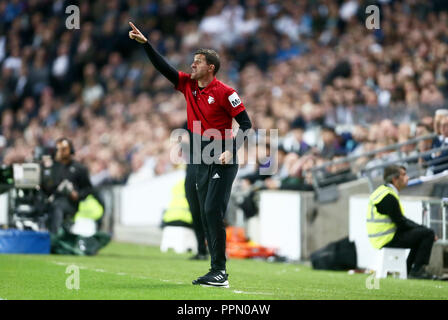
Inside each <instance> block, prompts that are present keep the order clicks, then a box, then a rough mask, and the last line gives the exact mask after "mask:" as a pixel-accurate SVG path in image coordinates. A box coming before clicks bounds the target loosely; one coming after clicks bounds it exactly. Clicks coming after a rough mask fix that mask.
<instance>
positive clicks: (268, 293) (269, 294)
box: [233, 290, 274, 296]
mask: <svg viewBox="0 0 448 320" xmlns="http://www.w3.org/2000/svg"><path fill="white" fill-rule="evenodd" d="M233 292H234V293H242V294H264V295H268V296H273V295H274V293H270V292H246V291H241V290H233Z"/></svg>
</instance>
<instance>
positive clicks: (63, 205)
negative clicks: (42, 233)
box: [49, 197, 77, 234]
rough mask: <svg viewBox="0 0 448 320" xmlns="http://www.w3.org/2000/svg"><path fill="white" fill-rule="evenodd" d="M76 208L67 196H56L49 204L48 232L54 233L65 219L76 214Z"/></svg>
mask: <svg viewBox="0 0 448 320" xmlns="http://www.w3.org/2000/svg"><path fill="white" fill-rule="evenodd" d="M76 212H77V208H76V207H75V205H74V204H73V203H72V202H71V201H69V200H68V199H67V198H64V197H58V198H56V199H55V200H54V202H53V203H52V204H51V209H50V226H49V227H50V233H52V234H56V233H57V232H58V230H59V229H60V228H62V227H63V225H64V221H67V220H69V219H71V218H73V216H74V215H75V214H76Z"/></svg>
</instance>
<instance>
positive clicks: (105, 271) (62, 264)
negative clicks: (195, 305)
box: [50, 261, 185, 284]
mask: <svg viewBox="0 0 448 320" xmlns="http://www.w3.org/2000/svg"><path fill="white" fill-rule="evenodd" d="M50 262H51V263H54V264H57V265H60V266H68V265H72V264H73V263H69V262H60V261H50ZM79 269H83V270H90V271H95V272H101V273H110V274H114V275H117V276H130V277H133V278H138V279H145V280H156V279H153V278H150V277H145V276H133V275H130V274H127V273H125V272H110V271H107V270H104V269H93V268H92V269H89V268H87V267H86V266H79ZM159 281H163V282H174V283H175V284H185V283H184V282H180V281H176V280H165V279H159Z"/></svg>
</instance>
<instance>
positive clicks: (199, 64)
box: [190, 54, 215, 80]
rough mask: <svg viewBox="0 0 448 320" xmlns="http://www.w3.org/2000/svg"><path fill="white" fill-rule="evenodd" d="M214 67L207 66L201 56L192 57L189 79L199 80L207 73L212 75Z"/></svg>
mask: <svg viewBox="0 0 448 320" xmlns="http://www.w3.org/2000/svg"><path fill="white" fill-rule="evenodd" d="M214 67H215V66H214V65H212V64H207V60H206V59H205V56H204V55H203V54H197V55H195V56H194V60H193V63H192V64H191V69H192V71H191V76H190V77H191V79H193V80H200V79H202V78H203V77H204V76H206V75H207V74H208V73H209V72H211V73H213V70H214Z"/></svg>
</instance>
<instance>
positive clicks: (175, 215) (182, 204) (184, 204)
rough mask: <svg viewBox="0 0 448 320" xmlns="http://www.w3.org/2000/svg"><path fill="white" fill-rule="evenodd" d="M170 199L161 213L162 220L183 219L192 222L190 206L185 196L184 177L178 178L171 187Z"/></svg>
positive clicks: (167, 221) (166, 221)
mask: <svg viewBox="0 0 448 320" xmlns="http://www.w3.org/2000/svg"><path fill="white" fill-rule="evenodd" d="M171 196H172V197H171V201H170V203H169V205H168V208H167V209H166V210H165V212H164V214H163V222H165V223H169V222H173V221H183V222H185V223H187V224H192V223H193V218H192V217H191V213H190V207H189V206H188V201H187V198H186V197H185V179H182V180H180V181H179V182H178V183H176V185H175V186H174V187H173V189H171Z"/></svg>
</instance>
